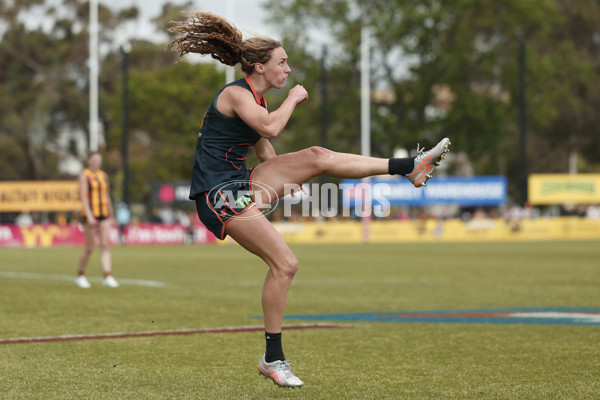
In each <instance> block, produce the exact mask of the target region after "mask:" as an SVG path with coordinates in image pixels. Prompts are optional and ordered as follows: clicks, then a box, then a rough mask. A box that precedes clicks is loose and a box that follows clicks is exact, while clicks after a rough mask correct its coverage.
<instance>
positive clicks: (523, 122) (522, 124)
mask: <svg viewBox="0 0 600 400" xmlns="http://www.w3.org/2000/svg"><path fill="white" fill-rule="evenodd" d="M526 70H527V59H526V49H525V40H524V39H521V40H520V41H519V131H520V134H519V136H520V140H519V142H520V146H519V147H520V152H519V153H520V154H519V155H520V157H519V158H520V164H521V176H520V178H521V179H520V180H521V182H520V183H521V184H520V185H519V186H520V187H521V206H523V207H524V206H525V204H526V203H527V197H528V196H527V195H528V194H527V175H528V173H527V99H526V97H525V95H526V93H527V80H526V73H527V71H526Z"/></svg>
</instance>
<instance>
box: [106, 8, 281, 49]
mask: <svg viewBox="0 0 600 400" xmlns="http://www.w3.org/2000/svg"><path fill="white" fill-rule="evenodd" d="M99 1H100V3H101V4H103V5H106V6H108V7H111V8H115V9H121V8H128V7H131V6H136V7H137V8H138V9H139V10H140V14H141V16H140V21H139V22H138V23H137V25H138V26H136V27H135V31H137V32H142V35H147V34H149V32H152V31H153V30H154V27H153V26H152V25H151V23H150V20H151V19H152V18H154V17H156V16H158V15H159V14H160V13H161V11H162V6H163V4H165V3H167V2H168V0H99ZM228 2H231V4H232V10H233V16H232V17H230V16H229V15H228V7H227V3H228ZM264 2H265V0H193V5H194V6H193V9H192V10H190V11H209V12H212V13H215V14H218V15H221V16H223V17H225V18H227V19H229V20H230V21H232V22H233V23H234V24H235V25H236V26H237V27H238V29H240V30H242V31H249V32H256V33H260V34H263V35H267V36H271V37H273V38H274V39H281V38H280V37H278V34H277V33H276V32H275V30H274V29H273V27H270V26H269V25H268V24H266V23H265V20H266V17H267V13H266V11H264V9H263V3H264ZM171 3H174V4H183V3H185V1H184V0H172V1H171ZM129 34H131V35H135V32H134V31H133V30H132V32H130V33H129Z"/></svg>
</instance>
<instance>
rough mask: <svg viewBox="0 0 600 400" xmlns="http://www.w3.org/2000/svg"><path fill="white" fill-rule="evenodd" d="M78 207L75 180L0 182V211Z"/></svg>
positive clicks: (79, 205) (58, 209)
mask: <svg viewBox="0 0 600 400" xmlns="http://www.w3.org/2000/svg"><path fill="white" fill-rule="evenodd" d="M80 208H81V202H80V201H79V188H78V185H77V181H11V182H8V181H4V182H0V212H15V211H23V210H28V211H73V210H79V209H80Z"/></svg>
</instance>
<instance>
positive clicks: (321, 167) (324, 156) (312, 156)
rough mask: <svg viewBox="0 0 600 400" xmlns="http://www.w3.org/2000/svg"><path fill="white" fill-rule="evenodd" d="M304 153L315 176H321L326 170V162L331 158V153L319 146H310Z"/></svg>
mask: <svg viewBox="0 0 600 400" xmlns="http://www.w3.org/2000/svg"><path fill="white" fill-rule="evenodd" d="M305 151H306V152H307V154H308V157H307V158H308V160H309V163H310V165H311V167H312V168H313V169H314V170H315V173H317V174H321V173H323V172H324V171H325V170H326V169H327V165H328V162H329V160H330V159H331V158H332V156H333V151H331V150H329V149H326V148H324V147H320V146H312V147H309V148H308V149H306V150H305Z"/></svg>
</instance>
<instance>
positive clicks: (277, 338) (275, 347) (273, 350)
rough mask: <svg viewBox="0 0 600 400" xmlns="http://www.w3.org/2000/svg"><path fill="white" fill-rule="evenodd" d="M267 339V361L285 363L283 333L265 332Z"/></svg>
mask: <svg viewBox="0 0 600 400" xmlns="http://www.w3.org/2000/svg"><path fill="white" fill-rule="evenodd" d="M265 339H266V340H267V351H266V352H265V361H266V362H268V363H271V362H273V361H277V360H281V361H284V360H285V356H284V355H283V348H282V347H281V332H279V333H269V332H265Z"/></svg>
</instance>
